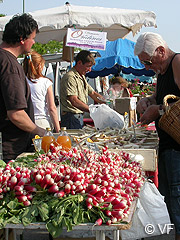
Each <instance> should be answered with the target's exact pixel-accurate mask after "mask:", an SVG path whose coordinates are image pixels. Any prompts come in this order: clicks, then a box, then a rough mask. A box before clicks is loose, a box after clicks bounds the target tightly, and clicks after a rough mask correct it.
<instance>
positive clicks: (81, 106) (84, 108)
mask: <svg viewBox="0 0 180 240" xmlns="http://www.w3.org/2000/svg"><path fill="white" fill-rule="evenodd" d="M67 98H68V100H69V101H70V102H71V104H72V105H73V106H74V107H76V108H78V109H80V110H81V111H83V112H89V106H88V105H87V104H85V103H84V102H82V101H81V100H79V98H78V96H75V95H74V96H68V97H67Z"/></svg>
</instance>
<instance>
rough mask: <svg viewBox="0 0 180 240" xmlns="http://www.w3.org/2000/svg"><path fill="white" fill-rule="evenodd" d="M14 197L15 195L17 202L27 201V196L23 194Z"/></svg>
mask: <svg viewBox="0 0 180 240" xmlns="http://www.w3.org/2000/svg"><path fill="white" fill-rule="evenodd" d="M16 197H17V199H18V201H19V202H25V201H27V197H26V196H24V195H21V196H16Z"/></svg>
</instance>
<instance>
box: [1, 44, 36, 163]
mask: <svg viewBox="0 0 180 240" xmlns="http://www.w3.org/2000/svg"><path fill="white" fill-rule="evenodd" d="M22 109H23V110H24V111H25V112H26V113H27V114H28V115H29V117H30V118H31V120H32V121H34V111H33V105H32V101H31V93H30V88H29V85H28V83H27V81H26V78H25V74H24V71H23V68H22V66H21V65H20V64H19V63H18V61H17V59H16V57H15V56H14V55H13V54H11V53H10V52H8V51H6V50H4V49H1V48H0V113H1V114H0V132H2V140H3V159H5V160H10V159H15V158H16V157H17V156H18V155H19V154H20V153H22V152H25V151H26V150H27V148H28V147H29V143H30V138H31V135H30V133H27V132H25V131H23V130H21V129H19V128H17V127H16V126H15V125H14V124H13V123H12V122H11V121H10V120H9V119H8V117H7V111H8V110H22Z"/></svg>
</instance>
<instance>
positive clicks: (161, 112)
mask: <svg viewBox="0 0 180 240" xmlns="http://www.w3.org/2000/svg"><path fill="white" fill-rule="evenodd" d="M163 114H164V109H163V105H162V104H160V105H159V115H160V116H162V115H163Z"/></svg>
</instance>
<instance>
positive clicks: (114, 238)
mask: <svg viewBox="0 0 180 240" xmlns="http://www.w3.org/2000/svg"><path fill="white" fill-rule="evenodd" d="M113 232H114V234H113V240H119V230H114V231H113Z"/></svg>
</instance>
